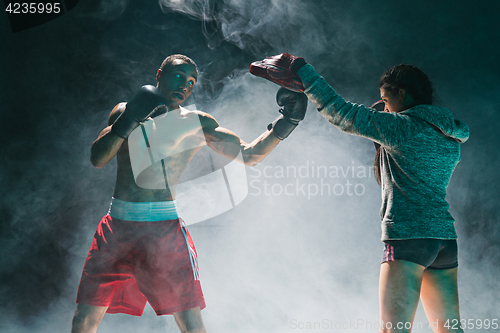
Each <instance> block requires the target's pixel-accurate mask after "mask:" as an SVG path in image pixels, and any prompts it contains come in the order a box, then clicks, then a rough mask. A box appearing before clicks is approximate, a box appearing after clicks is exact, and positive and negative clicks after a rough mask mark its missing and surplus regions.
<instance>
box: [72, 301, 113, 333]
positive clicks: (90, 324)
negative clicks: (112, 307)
mask: <svg viewBox="0 0 500 333" xmlns="http://www.w3.org/2000/svg"><path fill="white" fill-rule="evenodd" d="M106 310H107V307H98V306H91V305H85V304H78V307H77V309H76V311H75V315H74V316H73V322H72V330H71V332H73V333H77V332H78V333H80V332H95V331H96V330H97V327H98V326H99V324H100V323H101V320H102V318H103V317H104V314H105V313H106Z"/></svg>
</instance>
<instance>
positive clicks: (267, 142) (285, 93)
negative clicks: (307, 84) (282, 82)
mask: <svg viewBox="0 0 500 333" xmlns="http://www.w3.org/2000/svg"><path fill="white" fill-rule="evenodd" d="M276 103H278V105H279V106H281V107H282V108H281V109H280V110H279V112H280V113H281V115H280V116H279V117H278V118H277V119H276V120H275V121H274V122H273V123H271V124H269V126H268V127H267V129H268V130H267V131H266V132H264V133H262V134H261V135H260V136H259V137H258V138H257V139H255V140H253V141H252V143H246V142H245V141H243V140H241V139H240V138H239V137H238V136H237V135H236V134H234V133H233V132H231V131H230V130H228V129H225V128H222V127H220V126H219V124H218V123H217V121H216V120H215V119H214V118H213V117H212V116H210V115H208V114H206V113H205V114H204V116H200V117H201V118H200V119H201V122H202V127H203V131H204V133H205V140H206V141H207V144H208V146H209V147H210V148H212V149H213V150H214V151H215V152H217V153H219V154H221V155H223V156H226V157H228V158H231V159H235V158H236V157H237V156H238V154H239V153H240V151H241V152H242V155H243V161H242V162H243V163H245V164H246V165H249V166H254V165H257V164H258V163H259V162H260V161H262V160H263V159H264V157H266V156H267V154H269V153H270V152H271V150H273V149H274V147H276V145H277V144H278V142H280V141H281V140H284V139H286V138H287V137H288V136H289V135H290V133H292V131H293V130H294V129H295V127H297V125H298V124H299V122H300V121H301V120H302V119H304V117H305V115H306V109H307V99H306V96H305V95H304V94H302V93H297V92H294V91H290V90H288V89H285V88H280V89H279V90H278V92H277V93H276Z"/></svg>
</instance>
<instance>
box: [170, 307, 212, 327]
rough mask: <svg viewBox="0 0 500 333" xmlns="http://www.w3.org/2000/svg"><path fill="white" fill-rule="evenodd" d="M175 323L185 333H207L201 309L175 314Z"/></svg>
mask: <svg viewBox="0 0 500 333" xmlns="http://www.w3.org/2000/svg"><path fill="white" fill-rule="evenodd" d="M174 318H175V321H176V322H177V325H178V326H179V329H180V330H181V332H183V333H205V332H206V329H205V325H204V324H203V320H202V318H201V311H200V308H199V307H197V308H194V309H189V310H186V311H182V312H177V313H174Z"/></svg>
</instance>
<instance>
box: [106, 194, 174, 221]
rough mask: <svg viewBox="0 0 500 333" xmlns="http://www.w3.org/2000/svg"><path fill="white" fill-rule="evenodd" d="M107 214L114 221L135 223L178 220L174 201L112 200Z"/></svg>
mask: <svg viewBox="0 0 500 333" xmlns="http://www.w3.org/2000/svg"><path fill="white" fill-rule="evenodd" d="M108 214H109V215H110V216H111V217H114V218H116V219H120V220H124V221H137V222H157V221H166V220H175V219H177V218H179V215H177V205H176V203H175V200H173V201H155V202H129V201H123V200H120V199H116V198H112V199H111V204H110V205H109V211H108Z"/></svg>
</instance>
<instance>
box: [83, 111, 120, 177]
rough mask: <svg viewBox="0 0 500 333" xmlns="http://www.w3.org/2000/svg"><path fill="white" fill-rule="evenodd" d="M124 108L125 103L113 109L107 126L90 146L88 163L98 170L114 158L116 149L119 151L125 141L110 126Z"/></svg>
mask: <svg viewBox="0 0 500 333" xmlns="http://www.w3.org/2000/svg"><path fill="white" fill-rule="evenodd" d="M125 106H126V103H119V104H117V105H116V106H115V107H114V108H113V110H112V111H111V114H110V115H109V119H108V126H107V127H105V128H104V129H103V130H102V131H101V133H100V134H99V136H98V137H97V139H96V140H95V141H94V143H93V144H92V148H91V149H90V161H91V162H92V165H94V166H95V167H96V168H98V169H100V168H102V167H103V166H105V165H106V164H108V162H109V161H111V159H112V158H113V157H115V155H116V153H117V152H118V149H120V147H121V146H122V143H123V141H125V139H123V138H121V137H119V136H118V135H116V134H115V133H114V132H113V131H112V130H111V126H112V125H113V123H114V122H115V120H116V119H117V118H118V116H120V114H121V113H122V112H123V111H124V110H125Z"/></svg>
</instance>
